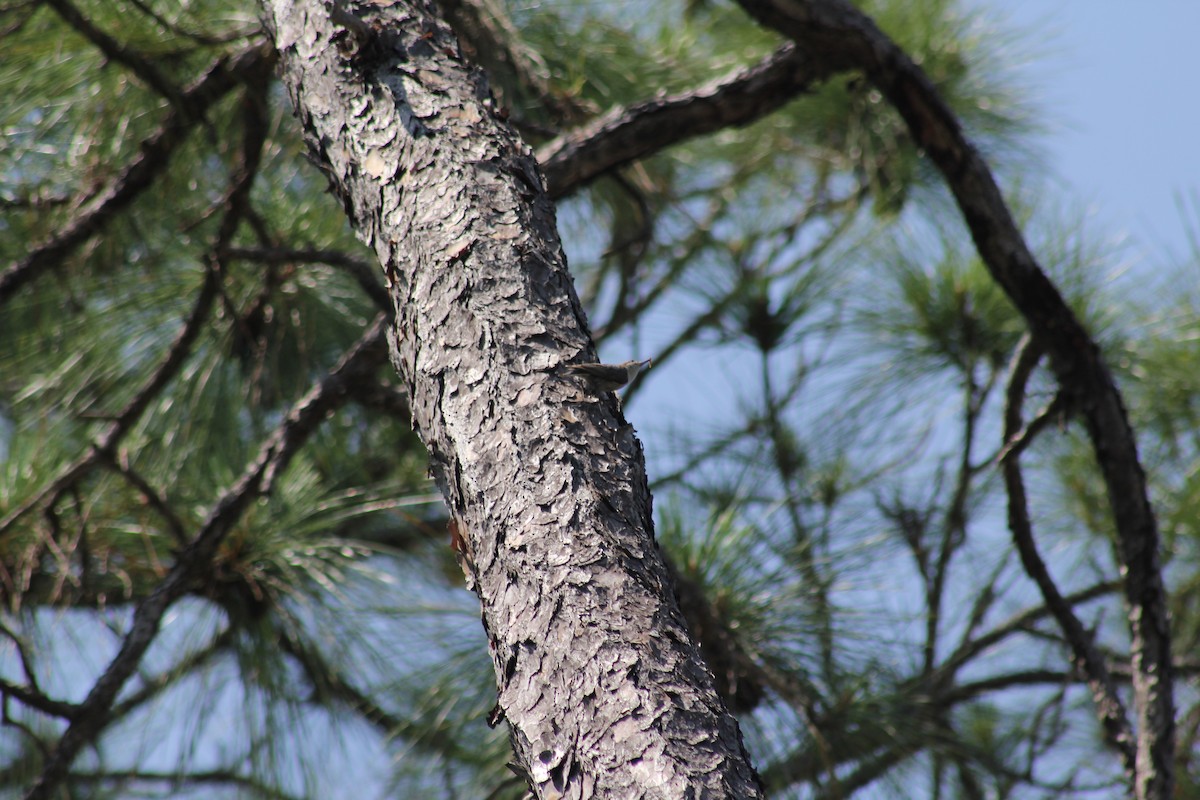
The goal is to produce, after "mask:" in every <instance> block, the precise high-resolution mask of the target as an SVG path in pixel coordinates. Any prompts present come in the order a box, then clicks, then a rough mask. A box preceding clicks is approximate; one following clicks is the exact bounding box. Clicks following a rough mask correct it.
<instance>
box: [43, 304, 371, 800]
mask: <svg viewBox="0 0 1200 800" xmlns="http://www.w3.org/2000/svg"><path fill="white" fill-rule="evenodd" d="M385 328H386V325H385V319H384V317H383V315H380V316H379V317H377V318H376V320H375V323H374V324H373V325H372V326H371V327H370V329H368V330H367V332H366V333H364V334H363V336H362V337H361V338H360V339H359V341H358V343H357V344H355V346H354V347H353V348H352V349H351V350H350V351H349V352H348V353H347V354H346V355H345V356H343V358H342V360H341V361H340V362H339V363H338V364H337V366H336V367H334V368H333V370H332V371H331V372H330V373H329V374H328V375H326V376H325V378H323V379H322V380H321V381H320V382H319V383H318V384H316V385H315V386H314V387H313V388H312V389H310V390H309V392H308V393H307V394H306V395H305V396H304V397H303V398H302V399H301V400H300V401H299V402H297V403H296V405H295V406H293V407H292V410H291V412H290V413H289V414H288V415H287V417H286V418H285V419H284V421H283V423H282V424H281V425H280V426H279V428H277V429H276V431H275V433H274V434H272V436H271V437H270V438H269V439H268V440H267V441H266V442H265V443H264V444H263V446H262V448H261V449H260V450H259V454H258V457H257V458H256V459H255V460H254V462H253V463H251V464H250V465H249V466H248V467H247V468H246V470H245V471H244V472H243V473H242V475H241V477H240V478H238V480H237V481H236V482H235V483H234V485H233V486H232V487H230V488H229V489H228V490H226V491H225V493H224V494H223V495H222V496H221V498H220V499H219V500H218V501H217V502H216V503H215V504H214V505H213V507H212V509H211V510H210V511H209V514H208V518H207V519H206V520H205V522H204V524H203V526H202V527H201V529H200V532H199V534H197V536H196V538H195V539H194V540H193V541H192V543H191V544H190V545H188V547H187V548H186V549H185V550H184V551H183V552H182V553H180V556H179V559H178V561H176V562H175V565H174V566H173V567H172V568H171V571H170V572H169V573H167V576H166V577H165V578H164V579H163V580H162V582H161V583H159V584H158V586H156V587H155V589H154V591H153V592H151V593H150V595H149V596H147V597H146V599H145V600H143V601H142V602H141V603H140V604H139V605H138V608H137V611H135V612H134V616H133V624H132V625H131V627H130V630H129V633H128V634H127V635H126V636H125V640H124V641H123V642H122V645H121V649H120V651H118V653H117V655H116V656H115V657H114V658H113V660H112V661H111V662H110V663H109V665H108V667H107V668H106V669H105V670H104V673H103V674H102V675H101V676H100V678H99V679H97V681H96V683H95V685H93V687H92V690H91V691H90V692H89V693H88V696H87V699H86V700H84V702H83V703H82V705H81V706H80V708H79V711H78V713H77V714H76V715H75V718H74V719H73V720H72V722H71V724H70V726H69V727H68V728H67V730H66V731H65V732H64V733H63V735H62V738H61V739H60V740H59V742H58V746H57V747H56V748H55V750H54V755H53V757H51V758H49V759H47V761H46V764H45V765H44V767H43V769H42V774H41V775H40V776H39V778H38V781H37V783H36V784H35V785H34V786H33V788H32V789H30V790H29V792H28V794H26V795H25V797H26V800H49V798H51V797H53V796H55V792H56V791H57V789H58V787H59V786H60V785H61V784H62V782H63V781H64V780H65V779H66V777H67V773H68V770H69V769H70V765H71V763H72V762H73V761H74V760H75V757H76V756H77V755H78V754H79V751H80V750H81V749H83V748H84V747H86V746H87V745H89V744H90V743H92V742H93V741H95V739H96V737H97V736H98V735H99V734H100V732H101V731H102V730H103V729H104V728H105V726H107V725H108V724H109V722H110V720H111V713H112V706H113V702H114V701H115V700H116V697H117V695H118V693H120V691H121V689H122V688H123V687H124V686H125V684H126V682H127V681H128V680H129V678H130V676H131V675H132V674H133V673H134V671H135V670H136V669H137V668H138V665H139V664H140V663H141V660H142V656H144V655H145V653H146V650H147V649H149V647H150V644H151V643H152V642H153V641H154V639H155V637H156V636H157V635H158V628H159V624H160V623H161V622H162V618H163V614H165V613H166V611H167V609H168V608H169V607H170V606H171V604H172V603H174V602H175V601H176V600H178V599H179V598H180V597H182V596H183V595H184V594H186V593H187V592H188V591H189V589H190V588H191V587H192V585H193V583H194V580H195V578H196V577H197V576H198V575H200V574H202V573H203V572H204V571H205V570H206V569H207V568H208V566H209V565H210V564H211V562H212V559H213V557H214V556H215V554H216V551H217V547H218V546H219V545H220V543H221V541H222V540H223V539H224V537H225V534H226V533H227V532H228V531H229V529H230V528H232V527H233V526H234V524H236V523H237V521H238V520H239V519H240V518H241V515H242V513H243V512H244V511H245V509H246V508H247V507H248V506H249V505H250V504H251V503H252V502H254V501H255V500H256V499H257V498H259V497H262V496H264V495H265V494H266V493H267V492H269V491H270V488H271V486H272V484H273V481H274V480H275V479H276V478H277V477H278V476H279V475H280V474H281V473H282V472H283V470H284V469H285V468H286V467H287V465H288V463H290V461H291V459H292V457H293V456H294V455H295V454H296V451H297V450H298V449H299V448H300V446H301V445H302V444H303V443H304V442H305V441H306V440H307V439H308V437H309V436H310V435H311V434H312V433H313V431H315V430H316V429H317V427H318V426H319V425H320V424H321V422H322V420H324V419H325V417H326V415H327V414H328V413H329V412H330V411H332V410H333V409H334V408H335V407H336V406H337V405H338V404H340V403H341V402H342V401H343V400H344V398H345V397H346V395H347V393H348V387H349V385H350V384H352V383H353V382H354V381H357V380H360V379H361V378H362V377H363V376H364V375H368V374H370V373H372V372H373V371H374V370H375V369H377V368H378V367H379V365H380V364H382V363H383V362H384V361H385V360H386V358H387V344H386V341H385V339H384V331H385Z"/></svg>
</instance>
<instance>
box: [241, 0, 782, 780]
mask: <svg viewBox="0 0 1200 800" xmlns="http://www.w3.org/2000/svg"><path fill="white" fill-rule="evenodd" d="M364 5H366V4H364ZM265 6H266V16H267V27H268V29H269V30H270V31H271V32H272V34H273V35H274V37H275V43H276V46H277V48H278V50H279V52H280V55H281V58H282V72H283V80H284V83H285V85H286V86H287V88H288V91H289V92H290V94H291V96H292V100H293V102H294V105H295V108H296V112H297V114H298V116H299V118H300V121H301V123H302V125H303V127H304V131H305V136H306V138H307V140H308V142H309V145H310V147H311V149H312V152H313V154H314V155H315V158H316V161H317V162H318V163H319V164H320V165H321V166H322V167H323V168H324V169H325V171H326V173H327V175H328V177H329V180H330V182H331V184H332V186H333V190H334V191H335V193H336V194H337V195H338V196H339V197H340V198H341V199H342V201H343V203H344V205H345V208H346V211H347V213H348V214H349V216H350V220H351V223H352V225H353V226H354V228H355V230H356V231H357V232H358V235H359V236H360V238H362V239H363V241H365V242H366V243H368V244H369V245H370V246H371V247H373V248H374V250H375V252H376V253H377V254H378V256H379V259H380V261H381V263H382V265H383V268H384V271H385V274H386V278H387V284H388V288H389V291H390V294H391V298H392V301H393V303H394V304H395V309H396V320H395V328H394V331H393V336H392V347H393V359H394V361H395V364H396V367H397V369H398V371H399V372H400V375H401V377H402V378H403V379H404V381H405V382H406V383H407V385H408V389H409V391H410V393H411V397H412V409H413V423H414V425H415V427H416V429H417V430H418V432H419V433H420V435H421V437H422V438H423V440H424V441H425V444H426V446H427V447H428V448H429V452H430V456H431V460H432V469H433V474H434V476H435V478H436V480H437V482H438V484H439V486H440V487H441V490H442V492H443V494H444V496H445V498H446V502H447V503H448V504H449V507H450V509H451V514H452V517H453V519H454V529H455V530H454V540H455V543H456V546H457V547H458V548H459V551H460V554H461V555H462V560H463V566H464V570H465V571H466V572H467V574H468V581H469V582H470V583H471V584H472V586H473V588H474V590H475V591H476V593H477V594H478V596H479V599H480V603H481V606H482V611H483V624H484V627H485V629H486V630H487V634H488V638H489V643H490V650H491V654H492V658H493V661H494V664H495V669H496V679H497V683H498V689H499V702H498V710H499V711H501V712H502V713H503V716H504V718H505V719H506V720H507V722H508V724H509V726H510V730H511V735H512V740H513V744H514V748H515V750H516V753H517V757H518V759H519V760H520V761H521V762H522V763H523V764H524V766H525V768H526V769H527V771H528V777H529V779H530V783H531V785H532V786H533V788H534V790H535V792H536V793H537V795H538V796H540V797H556V798H557V797H591V796H601V797H605V798H626V797H655V798H682V797H706V798H719V797H738V798H749V797H758V796H760V790H759V788H758V785H757V779H756V777H755V775H754V773H753V770H752V769H751V767H750V765H749V762H748V759H747V756H746V753H745V751H744V749H743V747H742V743H741V739H740V734H739V732H738V728H737V723H736V721H735V720H734V719H733V717H732V716H731V715H730V714H729V713H728V712H727V711H726V710H725V709H724V707H723V706H722V704H721V702H720V700H719V699H718V697H717V695H716V693H715V692H714V690H713V686H712V678H711V675H710V674H709V672H708V670H707V668H706V667H705V666H704V664H703V662H702V661H701V659H700V657H699V655H698V651H697V649H696V647H695V645H694V644H693V642H692V641H691V639H690V637H689V636H688V634H687V632H686V630H685V627H684V624H683V621H682V618H681V616H680V613H679V609H678V607H677V604H676V601H675V599H674V596H673V594H672V590H671V585H670V581H669V579H668V577H667V573H666V571H665V569H664V567H663V563H662V560H661V558H660V556H659V553H658V551H657V548H656V546H655V544H654V541H653V538H652V535H651V525H652V523H651V515H650V495H649V490H648V488H647V485H646V477H645V468H644V464H643V458H642V451H641V445H640V444H639V442H638V440H637V438H636V437H635V435H634V432H633V429H632V428H631V427H630V426H629V425H628V424H626V423H625V422H624V420H623V418H622V416H621V413H620V410H619V409H618V408H617V406H616V404H615V402H614V400H613V398H612V397H611V396H604V397H602V398H590V397H587V396H585V395H584V394H583V393H582V392H581V389H580V386H579V385H578V384H577V383H575V382H573V381H572V380H570V379H569V378H567V377H565V376H564V375H563V374H562V373H561V371H559V370H558V369H557V367H558V366H559V365H560V364H562V363H565V362H569V361H581V360H594V356H595V353H594V351H593V349H592V346H591V339H590V335H589V333H588V331H587V326H586V321H585V319H584V315H583V312H582V310H581V308H580V305H579V299H578V297H577V296H576V294H575V290H574V287H573V285H572V282H571V278H570V275H569V274H568V273H567V270H566V264H565V260H564V257H563V253H562V249H561V246H560V244H559V240H558V235H557V232H556V224H555V217H554V207H553V205H552V204H551V202H550V201H549V199H548V198H547V196H546V193H545V187H544V184H543V181H542V178H541V176H540V174H539V172H538V169H537V166H536V162H535V161H534V158H533V156H532V154H531V152H530V150H529V149H528V148H527V147H526V146H524V145H523V144H522V143H521V142H520V141H519V139H518V138H517V137H516V135H515V134H514V133H513V132H512V130H511V129H510V128H509V126H508V125H507V124H505V123H504V121H503V120H502V119H501V116H502V115H501V113H500V111H499V109H497V108H496V107H495V106H494V105H493V104H492V102H491V100H490V97H489V92H488V89H487V85H486V82H485V80H484V78H483V76H482V74H481V73H480V72H479V71H478V70H475V69H472V68H470V67H469V66H468V65H467V64H466V63H464V61H463V59H462V57H461V55H460V54H459V50H458V46H457V43H456V42H455V40H454V37H453V35H452V34H451V33H450V31H449V29H448V28H447V27H446V26H445V25H444V24H443V23H442V22H441V21H440V20H439V19H437V18H436V16H435V14H434V13H433V11H432V5H431V4H430V3H422V2H401V3H396V4H391V5H388V4H370V5H369V6H368V7H367V8H368V9H369V10H366V9H364V11H363V12H361V13H362V16H361V17H360V16H355V15H356V14H358V13H360V12H357V11H349V10H345V9H347V7H348V6H349V4H332V3H327V2H321V1H320V0H295V1H294V2H292V1H290V0H275V2H267V3H265ZM330 6H332V7H333V8H334V11H333V12H332V15H333V19H332V20H331V19H330V11H329V10H328V9H329V7H330ZM383 6H387V7H383Z"/></svg>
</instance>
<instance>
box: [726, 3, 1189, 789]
mask: <svg viewBox="0 0 1200 800" xmlns="http://www.w3.org/2000/svg"><path fill="white" fill-rule="evenodd" d="M740 3H741V5H742V6H743V8H745V9H746V11H747V12H748V13H749V14H750V15H751V16H753V17H754V18H755V19H757V20H759V21H760V22H762V23H763V24H764V25H766V26H767V27H770V28H772V29H774V30H777V31H779V32H780V33H782V34H783V35H785V36H787V37H788V38H790V39H793V40H794V41H795V42H796V43H797V44H798V45H800V46H802V47H803V48H804V49H805V52H806V53H807V54H808V55H809V56H810V57H811V58H813V59H814V60H816V61H819V62H820V61H825V60H826V59H830V60H831V61H830V63H836V64H841V65H853V67H855V68H857V69H861V70H862V71H863V72H864V73H866V75H867V77H868V78H869V79H870V81H871V82H872V83H873V84H874V85H875V86H876V87H877V88H878V89H879V90H880V91H881V92H882V93H883V94H884V96H886V97H887V99H888V100H889V102H890V103H891V104H892V105H893V106H894V107H895V108H896V110H897V111H898V112H899V113H900V115H901V116H902V117H903V118H904V120H905V122H906V124H907V126H908V129H909V132H910V133H911V135H912V137H913V141H914V142H915V144H916V145H917V147H919V148H921V149H922V151H923V152H924V153H925V154H926V155H928V157H929V159H930V160H931V161H932V162H933V163H934V164H935V165H936V166H937V168H938V169H939V170H940V171H941V173H942V175H943V176H944V178H945V180H946V183H947V185H948V186H949V188H950V190H951V192H952V193H953V194H954V197H955V200H956V201H957V203H958V206H959V209H960V210H961V211H962V214H963V218H964V220H965V221H966V223H967V227H968V228H969V229H970V231H971V236H972V238H973V240H974V242H975V246H976V249H977V250H978V251H979V255H980V257H981V258H982V259H983V261H984V263H985V264H986V266H987V268H988V271H989V272H990V273H991V275H992V277H993V279H994V280H995V281H996V282H997V283H998V284H999V285H1000V286H1001V287H1002V288H1003V289H1004V291H1005V293H1006V294H1007V295H1008V296H1009V298H1010V299H1011V300H1012V301H1013V304H1014V305H1015V306H1016V307H1017V309H1018V310H1019V311H1020V312H1021V315H1022V316H1023V317H1024V318H1025V319H1026V320H1027V322H1028V323H1029V327H1030V329H1031V331H1032V332H1033V335H1034V337H1035V338H1036V339H1037V341H1038V343H1039V345H1040V346H1041V347H1043V348H1044V349H1045V351H1046V352H1047V353H1048V354H1049V355H1050V363H1051V366H1052V368H1053V370H1054V373H1055V375H1056V377H1057V378H1058V381H1059V385H1060V387H1061V389H1062V391H1063V392H1064V393H1065V394H1066V395H1067V396H1068V401H1069V402H1068V406H1069V407H1070V408H1072V409H1079V410H1080V411H1081V412H1082V414H1083V416H1084V419H1085V421H1086V423H1087V429H1088V435H1089V437H1090V438H1091V441H1092V448H1093V451H1094V452H1095V455H1096V460H1097V462H1098V463H1099V465H1100V469H1101V472H1102V474H1103V475H1104V482H1105V486H1106V488H1107V492H1108V500H1109V503H1110V504H1111V507H1112V512H1113V518H1114V521H1115V523H1116V532H1117V540H1118V550H1119V553H1120V562H1121V573H1122V584H1123V589H1124V594H1125V600H1126V604H1127V607H1128V620H1129V628H1130V633H1131V640H1132V645H1131V652H1132V654H1133V664H1134V667H1135V671H1136V673H1137V674H1136V676H1135V678H1134V683H1133V688H1134V699H1135V703H1136V707H1137V715H1138V719H1137V730H1138V733H1139V736H1140V737H1141V741H1140V742H1139V743H1138V748H1137V749H1138V751H1139V752H1141V753H1142V754H1144V755H1145V756H1146V758H1145V759H1139V762H1138V765H1137V771H1136V773H1135V780H1134V793H1135V795H1136V796H1137V797H1138V798H1141V799H1142V800H1147V799H1148V798H1156V799H1157V800H1166V798H1169V797H1171V795H1172V791H1173V790H1172V787H1173V785H1174V781H1175V779H1174V759H1175V711H1174V700H1173V683H1174V681H1173V677H1172V672H1171V629H1170V623H1169V621H1168V619H1167V598H1166V590H1165V588H1164V587H1163V582H1162V574H1161V570H1160V566H1159V558H1160V555H1159V554H1160V550H1161V543H1160V539H1159V533H1158V523H1157V520H1156V519H1155V517H1154V512H1153V509H1152V508H1151V506H1150V498H1149V492H1148V489H1147V486H1146V475H1145V472H1144V470H1143V469H1142V465H1141V462H1140V460H1139V458H1138V452H1137V442H1136V440H1135V438H1134V433H1133V428H1132V427H1131V425H1130V423H1129V418H1128V415H1127V414H1126V411H1125V404H1124V401H1123V399H1122V398H1121V394H1120V391H1119V389H1118V388H1117V385H1116V382H1115V381H1114V380H1113V376H1112V373H1111V371H1110V370H1109V368H1108V366H1107V365H1106V364H1105V363H1104V360H1103V358H1102V357H1101V354H1100V348H1099V345H1098V344H1097V343H1096V341H1095V340H1094V339H1093V338H1092V337H1091V335H1090V334H1089V333H1088V331H1087V330H1086V329H1085V328H1084V326H1083V325H1082V323H1081V322H1080V321H1079V319H1078V317H1076V316H1075V313H1074V312H1073V311H1072V310H1071V308H1070V307H1069V306H1068V305H1067V304H1066V302H1065V301H1064V300H1063V297H1062V294H1061V293H1060V292H1059V291H1058V289H1057V288H1056V287H1055V286H1054V284H1053V283H1052V282H1051V281H1050V279H1049V278H1048V277H1047V276H1046V273H1045V271H1044V270H1043V269H1042V268H1041V266H1040V265H1039V264H1038V262H1037V260H1036V259H1035V258H1034V256H1033V254H1032V253H1031V252H1030V250H1029V247H1028V245H1027V244H1026V242H1025V239H1024V237H1023V236H1022V235H1021V232H1020V231H1019V230H1018V228H1017V225H1016V222H1015V221H1014V220H1013V217H1012V214H1011V213H1010V212H1009V209H1008V206H1007V205H1006V204H1005V202H1004V198H1003V195H1001V193H1000V189H999V187H998V186H997V184H996V180H995V178H994V177H993V175H992V173H991V170H990V169H989V168H988V165H987V163H986V162H985V161H984V159H983V157H982V156H981V155H980V153H979V151H978V150H977V149H976V148H975V147H974V146H973V145H972V144H971V143H970V142H969V141H968V140H967V138H966V136H965V135H964V133H963V130H962V127H961V125H960V124H959V122H958V120H957V119H956V118H955V116H954V113H953V112H952V111H951V110H950V108H949V106H947V105H946V103H945V102H944V101H943V100H942V99H941V97H940V96H939V95H938V93H937V90H936V89H935V88H934V86H933V84H932V82H931V81H930V80H929V77H928V76H927V75H925V73H924V72H923V71H922V70H921V68H920V67H918V66H917V65H916V64H915V63H914V62H913V61H912V59H911V58H909V57H908V55H907V54H905V53H904V52H903V51H902V50H901V49H900V48H899V47H898V46H897V45H896V44H895V43H894V42H893V41H891V39H889V38H888V37H887V36H886V35H885V34H884V33H883V32H882V31H880V30H879V29H878V27H876V25H875V23H874V22H873V21H872V20H871V19H870V18H868V17H867V16H866V15H864V14H863V13H862V12H861V11H859V10H858V9H856V8H855V7H854V6H852V5H851V4H850V3H848V2H846V1H845V0H740Z"/></svg>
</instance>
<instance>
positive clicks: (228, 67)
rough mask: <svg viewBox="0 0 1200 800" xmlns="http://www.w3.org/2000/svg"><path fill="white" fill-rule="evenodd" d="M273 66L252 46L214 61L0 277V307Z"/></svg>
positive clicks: (264, 50) (121, 205) (144, 185)
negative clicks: (243, 85)
mask: <svg viewBox="0 0 1200 800" xmlns="http://www.w3.org/2000/svg"><path fill="white" fill-rule="evenodd" d="M273 63H274V51H273V50H271V49H270V48H269V47H266V46H264V45H261V44H259V45H254V46H252V47H249V48H247V49H245V50H243V51H241V52H240V53H238V54H236V55H234V56H232V57H225V56H222V57H221V58H219V59H217V60H216V62H214V63H213V65H212V66H211V67H209V68H208V70H207V71H206V72H205V74H204V75H203V76H202V77H201V78H200V79H198V80H197V81H196V82H195V83H193V84H192V85H191V86H189V87H188V88H187V89H185V90H184V92H183V95H182V100H183V105H182V106H173V107H172V108H171V110H170V111H169V112H168V113H167V115H166V116H165V117H164V119H163V122H162V124H161V125H160V126H159V128H158V130H156V131H155V132H154V133H153V134H151V135H150V136H149V137H148V138H146V139H145V140H144V141H143V142H142V144H141V147H140V148H139V152H138V155H137V156H136V157H134V159H133V160H132V161H131V162H129V164H127V165H126V166H125V168H124V169H123V170H122V171H121V173H120V174H119V175H117V177H116V178H114V179H113V181H112V182H111V183H110V184H109V185H108V187H107V188H105V189H104V190H103V191H102V192H100V193H98V194H96V195H95V196H94V197H91V198H90V199H87V200H84V201H83V202H82V203H81V205H80V207H79V210H78V211H77V212H76V214H75V216H74V217H72V218H71V219H70V220H68V221H67V222H66V223H65V224H64V225H62V226H61V227H60V228H59V229H58V231H57V232H56V233H55V234H54V235H53V236H52V237H51V238H50V239H48V240H47V241H44V242H42V243H41V244H38V245H35V246H34V247H32V248H31V249H30V251H29V252H28V253H27V254H26V255H25V256H24V257H23V258H21V259H20V260H18V261H16V262H13V263H12V264H10V265H9V266H8V267H7V268H6V269H5V270H4V272H3V273H0V303H4V302H5V301H7V300H9V299H10V298H11V297H12V296H13V295H14V294H15V293H16V292H17V291H18V290H19V289H20V288H21V287H22V286H24V285H25V284H26V283H28V282H29V281H31V280H33V279H35V278H37V277H38V276H39V275H40V274H41V273H42V272H43V271H45V270H46V269H51V268H53V267H56V266H58V265H59V264H60V263H61V262H62V261H63V259H65V258H66V257H67V256H68V255H70V254H71V253H72V252H74V251H75V250H76V249H77V248H78V247H79V246H80V245H82V244H83V243H85V242H87V241H88V240H89V239H91V238H92V237H93V236H95V235H96V234H97V233H99V232H100V231H101V230H102V229H103V228H104V227H105V226H106V225H107V224H108V223H109V222H110V221H111V220H112V219H113V218H114V217H115V216H116V215H117V214H118V213H119V212H120V211H122V210H123V209H125V208H126V207H127V206H128V205H129V204H130V203H132V202H133V201H134V200H135V199H136V198H137V197H138V195H140V194H141V193H142V192H144V191H146V189H148V188H150V186H151V185H152V184H153V182H154V180H155V179H156V178H157V177H158V175H159V174H160V173H162V172H163V171H164V170H165V169H166V168H167V165H168V163H169V162H170V159H171V156H172V155H173V154H174V152H175V150H176V149H178V147H179V145H180V144H182V143H183V141H184V139H186V138H187V136H188V134H190V133H191V132H192V131H193V130H195V129H196V120H197V119H199V118H201V117H203V115H204V113H205V112H206V111H207V110H208V109H209V108H210V107H212V105H213V104H214V103H216V102H217V101H218V100H220V99H221V98H222V97H224V96H225V95H226V94H227V93H228V92H229V91H230V90H232V89H233V88H234V87H235V86H237V84H238V82H239V81H241V80H244V79H246V78H247V77H248V76H251V75H253V74H255V73H259V74H262V73H265V72H266V71H267V70H269V69H270V67H271V65H272V64H273Z"/></svg>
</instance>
